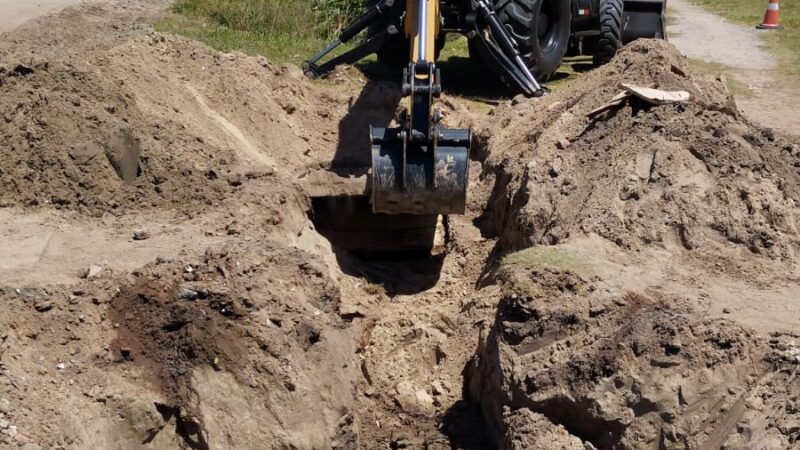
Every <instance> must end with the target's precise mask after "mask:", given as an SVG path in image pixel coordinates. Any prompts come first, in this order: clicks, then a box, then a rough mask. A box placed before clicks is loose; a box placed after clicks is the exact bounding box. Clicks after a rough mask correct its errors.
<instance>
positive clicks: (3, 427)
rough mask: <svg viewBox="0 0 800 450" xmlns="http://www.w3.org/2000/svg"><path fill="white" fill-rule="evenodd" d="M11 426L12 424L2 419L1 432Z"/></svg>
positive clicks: (0, 421) (0, 423)
mask: <svg viewBox="0 0 800 450" xmlns="http://www.w3.org/2000/svg"><path fill="white" fill-rule="evenodd" d="M9 425H11V424H10V423H8V421H7V420H6V419H0V430H5V429H6V428H8V426H9Z"/></svg>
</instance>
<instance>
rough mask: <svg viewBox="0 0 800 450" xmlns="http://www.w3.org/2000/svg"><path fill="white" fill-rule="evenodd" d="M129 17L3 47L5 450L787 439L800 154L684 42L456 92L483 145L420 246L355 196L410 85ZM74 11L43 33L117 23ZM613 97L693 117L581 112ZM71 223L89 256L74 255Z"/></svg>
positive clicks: (450, 110) (723, 443) (792, 415)
mask: <svg viewBox="0 0 800 450" xmlns="http://www.w3.org/2000/svg"><path fill="white" fill-rule="evenodd" d="M114 5H116V6H109V5H99V6H98V5H94V6H82V7H79V8H76V11H84V12H85V11H91V17H93V18H94V20H95V21H96V22H97V23H98V25H97V26H98V27H100V29H106V28H108V29H124V30H128V31H125V33H126V34H123V35H122V37H120V35H119V34H114V35H113V39H112V40H109V41H108V42H105V41H104V43H103V44H102V45H100V43H96V45H85V44H86V42H84V41H81V42H82V44H81V46H80V47H79V48H78V47H76V48H75V49H72V50H71V51H66V52H63V53H64V54H63V55H61V56H59V55H53V54H52V53H53V52H52V51H51V50H52V49H50V50H47V49H41V50H42V52H41V53H38V55H40V56H38V57H37V58H39V59H40V60H39V61H29V60H28V59H26V57H24V55H27V54H28V53H30V51H29V50H30V49H25V48H21V47H20V46H22V47H24V45H23V44H21V43H20V42H22V41H26V42H29V43H30V44H28V45H35V42H36V39H34V38H35V36H37V34H36V32H37V30H36V29H35V28H34V29H31V30H29V31H28V33H32V34H31V35H30V36H28V37H30V39H27V40H26V39H23V38H25V37H26V36H27V35H25V34H24V33H23V34H22V35H21V36H19V39H18V41H19V42H17V43H15V44H13V45H12V44H4V45H7V46H8V48H6V47H3V48H4V49H5V50H6V51H5V52H0V55H2V59H0V66H2V67H5V68H6V69H5V70H2V71H0V106H2V110H3V111H4V119H3V120H2V121H0V156H2V158H0V188H2V189H1V190H0V203H2V205H3V206H5V207H6V211H8V214H6V215H4V216H3V217H8V218H9V219H8V220H9V221H12V222H13V223H12V225H11V226H7V227H4V228H2V230H3V233H4V234H3V236H2V237H3V239H5V240H6V241H8V242H11V243H13V242H15V241H19V242H21V244H20V245H18V246H16V247H13V246H12V248H13V250H14V251H13V252H9V254H12V255H13V258H14V259H26V258H27V259H30V260H31V261H34V263H32V265H31V266H30V267H31V269H30V272H31V274H30V275H28V276H27V277H24V276H20V277H18V278H17V279H20V280H23V281H19V282H15V283H14V284H13V285H4V286H0V299H2V302H3V304H4V305H5V307H4V310H3V312H0V343H1V344H2V347H0V357H2V359H0V397H3V398H4V399H5V400H8V404H9V408H5V409H7V410H8V412H5V410H4V411H3V412H2V414H3V416H2V417H1V418H2V419H3V420H8V421H9V423H10V424H13V426H14V427H16V428H15V430H17V433H18V434H17V435H18V436H21V437H20V438H16V437H13V438H12V437H10V435H9V434H8V433H7V432H1V431H0V443H1V444H2V445H12V444H13V445H16V444H19V443H22V441H25V442H26V443H27V442H31V443H38V444H41V445H47V446H49V447H50V448H112V447H115V446H116V447H119V446H123V447H125V448H159V449H162V448H163V449H181V448H200V449H203V448H208V449H215V448H241V449H260V448H263V447H264V445H265V443H266V442H268V443H270V444H271V445H273V446H275V447H281V448H298V449H312V448H338V449H373V448H429V449H437V450H438V449H450V448H463V449H477V448H498V449H504V450H505V449H550V448H553V447H555V446H560V448H575V449H587V448H597V449H623V448H624V449H627V448H631V449H633V448H660V449H679V448H709V449H710V448H728V449H739V448H742V449H743V448H775V449H778V448H780V449H784V448H792V446H796V445H797V442H798V438H799V436H800V429H798V427H797V421H798V417H799V415H800V412H799V411H800V409H798V405H799V404H800V403H798V402H800V400H798V399H799V398H800V397H798V395H800V389H799V388H798V379H797V364H798V359H797V358H798V356H799V355H800V350H798V347H797V344H796V343H795V342H794V341H793V340H792V337H791V336H792V334H791V333H792V331H791V329H789V330H788V331H787V330H786V326H784V325H783V324H784V323H789V324H791V323H795V324H796V323H797V321H796V320H794V318H795V317H797V313H798V307H797V305H796V299H795V298H794V294H793V292H796V284H797V271H796V266H795V262H796V251H797V249H798V244H797V242H798V239H797V219H798V209H797V201H798V197H797V191H796V189H797V186H798V183H800V173H798V170H797V167H798V163H797V161H798V160H797V157H798V149H800V146H798V145H797V141H796V139H794V138H789V137H785V136H779V135H776V134H774V133H772V132H770V131H769V130H763V129H759V128H756V127H753V126H752V125H751V124H750V123H749V122H747V121H746V120H744V119H743V118H742V117H741V116H740V114H739V113H738V112H737V111H736V109H735V102H734V101H733V98H732V96H730V95H729V94H728V93H727V92H726V90H725V87H724V85H723V84H722V83H720V82H718V81H714V80H707V79H705V78H704V77H702V76H700V75H698V74H696V73H694V72H693V71H692V70H691V69H690V68H688V66H687V65H686V62H685V60H684V59H683V58H682V57H680V56H679V55H677V54H676V53H675V50H674V49H673V48H671V47H670V46H669V45H667V44H664V43H658V42H639V43H636V44H634V45H632V46H630V47H629V48H627V49H625V50H624V51H623V52H621V54H620V55H619V56H618V58H617V59H615V60H614V61H613V62H612V63H611V64H610V65H608V66H606V67H605V68H603V69H600V70H598V71H595V72H592V73H589V74H586V75H585V76H583V77H582V78H581V79H579V80H577V81H576V82H575V83H574V84H572V85H570V86H569V87H567V88H565V89H564V90H563V91H560V92H556V93H553V94H551V95H549V96H547V97H545V98H543V99H532V100H524V99H516V100H514V101H511V102H509V103H504V104H502V105H501V106H499V107H498V108H496V109H495V110H494V111H493V112H492V113H491V114H490V115H488V116H484V115H480V114H477V113H472V112H470V111H469V110H468V109H467V108H465V107H464V106H461V105H460V102H459V101H456V100H452V99H448V98H445V99H443V100H442V107H443V109H444V110H445V121H446V123H447V126H449V127H454V128H461V127H467V126H473V127H474V128H476V129H477V133H476V142H475V143H474V144H473V149H474V150H475V154H474V155H473V159H474V161H473V162H472V166H473V167H471V169H472V170H470V176H471V180H470V186H471V188H470V193H469V194H470V195H469V204H468V207H467V214H466V215H465V216H460V217H451V218H449V219H448V220H447V221H446V222H443V223H442V224H441V226H440V227H438V228H440V229H441V230H443V232H441V233H440V235H441V236H443V237H444V238H445V239H443V240H442V241H441V243H440V244H438V245H440V246H441V249H442V250H441V251H438V252H434V254H433V256H431V255H430V251H429V249H427V247H428V246H429V244H430V242H433V243H435V242H436V238H437V233H436V229H437V222H438V220H437V219H436V218H432V217H395V216H393V217H376V216H374V215H371V213H370V212H369V205H368V201H367V200H366V197H364V193H365V182H364V175H365V174H366V169H365V167H366V166H367V165H368V162H369V161H368V159H366V158H365V155H368V154H369V153H368V151H369V142H368V135H367V133H366V131H365V130H366V129H367V125H368V124H370V123H373V124H382V125H384V124H385V125H388V124H391V122H392V120H393V119H394V117H395V116H396V107H397V103H398V95H397V92H398V90H397V86H395V85H393V84H391V83H385V82H374V81H364V82H363V83H361V82H359V81H355V82H354V81H353V79H358V78H360V77H361V75H359V74H358V72H356V71H354V70H352V69H344V70H342V71H340V72H338V73H337V74H335V75H334V77H333V79H331V80H328V81H326V82H324V83H317V82H314V83H312V82H308V81H307V80H305V79H304V78H303V77H302V74H301V73H300V70H299V69H298V68H296V67H293V66H290V65H283V66H281V65H276V64H273V63H271V62H269V61H267V60H266V59H264V58H258V57H249V56H245V55H242V54H238V53H219V52H216V51H213V50H211V49H209V48H207V47H205V46H203V45H201V44H199V43H196V42H193V41H190V40H187V39H183V38H179V37H175V36H171V35H167V34H160V33H154V32H152V31H150V30H149V29H147V28H146V27H144V26H143V25H141V23H140V21H139V20H138V18H137V19H134V18H131V17H130V16H129V15H128V16H126V15H125V13H124V12H125V10H126V8H128V7H129V6H130V5H128V4H126V3H125V2H122V3H121V4H119V5H117V4H116V3H115V4H114ZM137 11H138V9H137ZM84 16H85V14H78V13H72V14H63V15H60V16H58V17H56V18H53V19H51V20H54V21H55V22H54V23H49V24H48V25H47V27H46V28H43V29H41V30H38V32H42V33H43V32H44V31H46V30H51V29H56V28H61V29H70V30H75V31H74V32H75V33H81V32H85V33H86V34H87V36H85V38H86V39H87V40H89V41H91V39H99V38H98V37H96V36H103V34H102V33H95V37H91V36H89V34H91V33H93V32H94V31H97V28H92V27H91V26H88V25H86V24H84V23H83V22H81V21H82V20H83V19H82V17H84ZM125 17H127V19H125ZM104 20H105V21H114V23H113V24H111V25H114V26H113V27H112V26H110V25H109V24H108V23H106V22H104ZM134 23H135V24H137V25H136V26H133V25H132V24H134ZM80 24H83V25H86V26H85V27H80V26H77V25H80ZM84 29H85V30H86V31H82V30H84ZM120 33H121V32H120ZM45 50H47V51H45ZM48 54H50V55H51V56H49V57H48V56H44V55H48ZM362 81H363V80H362ZM623 81H625V82H634V83H639V84H643V85H650V84H655V85H656V87H659V88H664V89H685V90H687V91H689V92H690V93H691V94H692V100H691V101H690V102H689V103H687V104H682V105H664V106H657V107H644V106H643V105H641V104H637V103H635V102H634V103H625V104H623V105H621V106H620V107H619V108H617V109H612V110H610V111H609V112H608V113H606V114H605V115H602V116H599V117H596V118H595V119H593V120H592V119H587V118H586V117H585V115H586V113H587V112H589V111H591V110H593V109H595V108H597V107H598V106H601V105H602V104H603V103H605V102H606V101H608V100H609V99H610V98H611V97H613V95H614V94H616V92H617V85H618V83H620V82H623ZM361 130H364V132H363V133H362V132H361ZM4 214H5V211H4ZM29 217H33V219H30V218H29ZM23 218H24V219H25V220H27V222H26V221H23V220H22V219H23ZM17 220H19V222H14V221H17ZM31 223H34V224H35V225H36V227H42V228H35V227H34V229H36V230H39V229H42V230H44V231H42V233H51V234H50V235H49V236H50V237H49V238H48V239H46V240H45V241H46V242H45V244H44V245H43V246H34V245H30V244H26V242H27V241H26V240H25V239H20V236H23V235H24V232H25V231H26V228H31V227H32V225H31ZM67 227H72V228H74V229H75V230H74V232H73V233H72V234H70V236H73V239H75V240H80V239H81V238H80V236H82V235H84V234H85V235H86V236H88V237H85V238H83V239H84V240H85V241H86V242H83V243H82V246H76V247H69V246H68V245H66V244H64V243H59V239H58V233H59V232H60V231H59V228H67ZM143 227H146V228H147V229H146V230H144V231H146V233H142V230H141V228H143ZM134 229H136V230H137V231H138V233H136V234H135V236H134V238H133V239H131V236H133V235H134V233H133V230H134ZM86 230H91V231H92V233H88V232H87V233H83V232H82V231H86ZM96 230H101V231H96ZM408 230H411V233H410V236H411V237H410V238H409V237H404V236H406V235H405V234H404V233H406V232H408ZM98 235H100V236H101V237H102V239H101V240H98V241H94V239H97V236H98ZM75 236H77V238H76V237H75ZM26 239H27V237H26ZM398 241H399V242H398ZM35 242H39V241H35ZM417 243H425V245H420V249H419V250H425V251H426V252H427V253H426V256H424V257H420V256H419V254H417V253H416V251H414V252H410V253H409V252H408V249H409V247H412V246H416V245H417ZM78 244H80V242H78V243H76V244H75V245H78ZM111 244H114V245H111ZM354 244H355V245H354ZM412 244H413V245H412ZM4 245H10V244H4ZM109 246H110V247H111V250H110V251H107V252H105V253H104V251H106V249H104V247H109ZM398 246H400V247H401V248H403V249H404V252H405V253H401V254H399V255H398V254H397V253H396V252H393V253H392V255H390V256H388V257H387V254H386V251H389V250H392V248H391V247H395V248H396V247H398ZM433 246H434V247H435V246H436V245H433ZM34 247H35V248H34ZM423 247H425V248H423ZM522 248H527V250H523V251H522V252H512V251H514V250H519V249H522ZM57 251H61V252H63V253H62V255H61V256H62V259H63V260H67V261H69V260H70V259H71V258H74V257H76V256H80V255H83V254H84V253H85V254H88V255H90V257H91V258H95V259H94V260H92V261H91V263H90V264H91V266H89V263H87V264H86V265H87V266H89V267H88V269H87V268H86V267H83V266H81V267H74V265H69V264H64V263H63V262H62V263H61V264H62V265H57V264H47V263H48V261H49V260H50V258H52V253H53V252H57ZM26 252H27V253H26ZM70 252H71V253H70ZM79 254H80V255H79ZM133 254H135V255H136V258H137V259H136V261H142V262H141V263H140V264H138V263H137V264H136V265H134V266H133V267H131V266H130V265H125V264H121V263H120V262H119V261H118V260H119V259H123V258H121V257H120V255H124V256H125V258H124V259H127V258H128V256H129V255H133ZM4 261H5V260H4ZM5 263H6V262H4V264H5ZM34 274H36V275H37V276H36V277H34ZM41 274H45V275H41ZM53 274H55V275H58V276H59V277H61V278H55V277H54V278H53V279H50V278H48V277H49V276H52V275H53ZM78 274H80V277H81V278H79V277H78ZM55 279H58V280H64V279H67V280H68V281H67V282H62V281H58V282H56V281H54V280H55ZM787 292H788V294H787ZM753 298H754V299H756V300H754V301H752V302H751V301H750V300H749V299H753ZM750 303H753V304H754V305H755V306H751V305H749V304H750ZM723 305H724V306H723ZM755 307H757V308H759V309H757V310H756V311H755V312H756V313H757V315H758V317H759V320H760V321H758V322H753V323H752V324H753V327H755V328H752V327H751V326H750V325H751V322H750V321H749V316H751V315H752V314H751V311H752V309H748V308H755ZM724 309H727V310H728V312H727V313H725V312H723V311H722V310H724ZM716 311H718V313H717V312H716ZM781 320H783V322H782V321H781ZM754 330H755V331H754ZM42 386H47V389H42ZM4 405H5V403H4ZM12 439H13V442H12Z"/></svg>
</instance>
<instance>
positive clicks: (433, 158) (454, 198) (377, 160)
mask: <svg viewBox="0 0 800 450" xmlns="http://www.w3.org/2000/svg"><path fill="white" fill-rule="evenodd" d="M370 133H371V135H372V186H371V187H372V210H373V212H375V213H386V214H442V215H447V214H464V210H465V208H466V203H467V176H468V171H469V147H470V140H471V132H470V130H468V129H448V128H438V127H437V128H436V132H435V135H434V139H433V140H432V141H431V142H428V143H425V142H414V141H412V140H410V139H408V137H407V132H406V131H405V130H403V129H401V128H372V129H371V130H370Z"/></svg>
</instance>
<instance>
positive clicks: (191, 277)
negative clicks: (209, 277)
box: [183, 272, 195, 281]
mask: <svg viewBox="0 0 800 450" xmlns="http://www.w3.org/2000/svg"><path fill="white" fill-rule="evenodd" d="M183 279H184V280H185V281H194V280H195V275H194V273H192V272H184V274H183Z"/></svg>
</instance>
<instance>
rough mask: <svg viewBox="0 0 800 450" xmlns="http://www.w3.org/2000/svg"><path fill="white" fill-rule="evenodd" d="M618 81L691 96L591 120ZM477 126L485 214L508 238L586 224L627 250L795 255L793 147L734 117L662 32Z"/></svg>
mask: <svg viewBox="0 0 800 450" xmlns="http://www.w3.org/2000/svg"><path fill="white" fill-rule="evenodd" d="M621 83H633V84H637V85H641V86H653V87H656V88H659V89H664V90H685V91H688V92H689V93H690V94H691V99H690V100H689V101H688V102H687V103H675V104H670V105H663V106H653V105H650V104H648V103H645V102H644V101H639V100H638V99H631V100H630V101H627V102H624V103H623V104H622V105H620V106H618V107H612V108H610V109H609V110H608V111H606V112H605V113H601V114H599V115H596V116H594V117H593V118H589V117H587V114H588V113H589V112H591V111H593V110H595V109H596V108H599V107H601V106H603V105H604V104H606V103H608V102H609V100H611V99H612V97H614V95H615V94H617V93H618V92H620V90H621V89H620V87H619V85H620V84H621ZM479 135H480V136H479V138H480V140H479V142H481V143H482V144H483V145H484V146H485V147H486V148H487V149H488V154H489V155H490V156H489V157H488V159H487V161H486V162H487V167H485V170H486V171H488V172H492V173H494V174H495V175H496V177H497V183H496V186H495V190H494V194H493V201H490V202H489V208H488V209H487V211H486V214H485V215H484V218H483V220H484V223H485V224H486V228H487V230H489V231H490V234H493V235H496V236H499V237H500V239H501V245H502V246H503V247H504V248H514V247H517V248H518V247H524V246H529V245H531V244H555V243H558V242H562V241H564V240H565V239H567V238H569V237H570V236H573V235H582V234H589V233H594V234H598V235H600V236H602V237H604V238H605V239H608V240H610V241H612V242H614V243H616V244H617V245H619V246H621V247H623V248H625V249H640V248H643V247H645V246H649V245H655V246H660V247H667V248H670V249H676V250H678V251H682V250H684V249H685V250H697V251H700V252H706V251H707V252H709V253H715V252H716V250H715V249H718V248H720V247H731V244H733V246H737V245H738V246H741V247H743V248H746V249H748V250H749V251H751V252H754V253H758V254H761V255H766V256H768V257H770V258H774V259H781V260H785V261H795V260H796V259H797V257H798V250H800V239H798V238H799V236H798V220H800V210H799V209H798V207H797V205H798V201H800V188H799V187H798V186H800V170H799V169H798V167H800V145H798V142H797V141H796V140H791V139H789V138H786V137H783V136H778V135H776V134H775V133H774V132H772V131H771V130H768V129H761V128H758V127H756V126H754V125H752V124H751V123H749V122H748V121H747V120H745V119H744V118H743V117H741V115H740V114H739V113H738V112H737V110H736V106H735V102H734V99H733V97H732V95H731V94H729V93H728V91H727V90H726V87H725V85H724V83H723V82H721V81H719V80H711V79H708V78H706V77H704V76H701V75H699V74H698V73H696V72H695V71H693V70H692V67H691V66H690V65H689V63H688V62H687V60H686V58H684V57H682V56H680V55H679V54H678V53H677V51H676V50H675V49H674V47H672V46H671V45H669V44H667V43H665V42H662V41H641V42H635V43H633V44H631V45H630V46H628V47H627V48H625V49H624V50H623V51H621V52H620V54H619V55H618V56H617V57H616V58H615V59H614V60H613V61H612V62H611V63H610V64H609V65H607V66H605V67H603V68H601V69H598V70H597V71H594V72H593V73H590V74H588V75H586V76H585V77H583V78H582V79H580V80H578V81H576V82H575V83H574V84H572V85H571V86H570V87H569V88H568V89H564V90H562V91H560V92H558V93H556V94H554V95H550V96H547V97H544V98H542V99H532V100H527V101H519V102H514V103H512V104H510V105H503V106H501V107H499V108H497V110H496V111H495V112H494V116H493V119H492V120H490V121H488V122H487V123H486V125H485V129H484V130H482V131H479Z"/></svg>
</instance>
